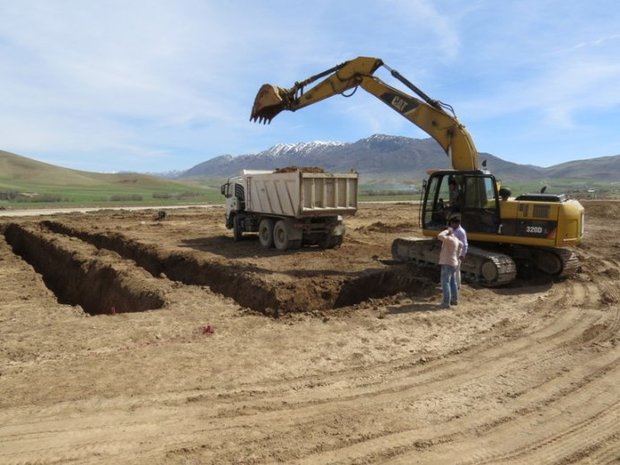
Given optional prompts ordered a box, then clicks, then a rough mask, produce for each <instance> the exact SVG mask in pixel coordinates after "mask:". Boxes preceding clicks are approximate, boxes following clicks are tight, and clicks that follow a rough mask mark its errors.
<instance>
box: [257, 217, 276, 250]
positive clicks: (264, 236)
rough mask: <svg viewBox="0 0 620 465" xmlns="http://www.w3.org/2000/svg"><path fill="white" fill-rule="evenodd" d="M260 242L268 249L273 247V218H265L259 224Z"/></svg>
mask: <svg viewBox="0 0 620 465" xmlns="http://www.w3.org/2000/svg"><path fill="white" fill-rule="evenodd" d="M258 242H260V245H262V246H263V247H264V248H266V249H270V248H271V247H273V220H270V219H269V218H263V219H262V220H260V223H259V224H258Z"/></svg>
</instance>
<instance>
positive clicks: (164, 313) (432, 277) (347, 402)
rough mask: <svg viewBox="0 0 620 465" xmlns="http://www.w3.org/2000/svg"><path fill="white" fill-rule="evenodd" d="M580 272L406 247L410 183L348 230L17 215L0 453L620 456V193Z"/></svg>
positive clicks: (177, 218)
mask: <svg viewBox="0 0 620 465" xmlns="http://www.w3.org/2000/svg"><path fill="white" fill-rule="evenodd" d="M585 207H586V220H587V234H586V239H585V241H584V243H583V244H582V245H580V246H579V248H578V249H577V253H578V255H579V257H580V259H581V262H582V264H581V268H580V270H579V272H578V273H577V275H575V276H574V277H572V278H570V279H567V280H563V281H557V282H554V281H551V280H548V279H543V278H541V277H537V278H535V279H524V278H520V279H518V280H517V281H516V282H515V283H514V284H512V285H510V286H508V287H503V288H496V289H487V288H479V287H477V286H475V285H474V284H464V286H463V289H462V294H461V301H460V304H459V306H458V307H453V308H452V309H450V310H443V309H440V308H438V303H439V300H440V290H439V289H438V287H437V285H438V281H439V279H438V273H437V272H436V271H435V270H432V269H417V268H414V267H407V266H403V265H394V264H391V263H390V258H391V257H390V245H391V242H392V240H393V239H394V238H396V237H402V236H420V231H419V228H418V227H417V215H418V212H417V209H416V207H415V206H414V205H411V204H406V203H402V204H398V203H397V204H367V205H362V206H361V207H360V209H359V211H358V213H357V215H356V216H354V217H351V218H348V219H347V227H348V235H347V237H346V239H345V242H344V244H343V245H342V246H341V247H340V248H338V249H333V250H321V249H317V248H305V249H301V250H297V251H288V252H278V251H276V250H264V249H262V248H261V247H260V246H259V244H258V240H257V238H256V237H255V236H251V235H248V236H247V237H244V240H242V241H241V242H239V243H234V242H233V240H232V234H231V232H230V231H227V230H226V229H225V227H224V221H223V215H224V211H223V208H221V207H212V208H190V209H186V210H180V209H179V210H174V211H172V210H170V211H168V212H167V215H166V217H165V218H164V219H161V220H158V219H157V211H140V212H132V211H101V212H94V213H85V214H79V213H74V214H63V215H49V216H47V217H11V218H0V228H1V230H2V234H0V278H1V279H0V393H1V396H0V463H1V464H71V463H75V464H140V465H147V464H148V465H153V464H155V465H157V464H166V465H168V464H173V465H174V464H272V463H286V464H309V465H310V464H311V465H324V464H379V463H380V464H407V465H408V464H446V465H448V464H449V465H456V464H462V465H465V464H556V465H568V464H620V405H619V404H620V388H619V386H620V347H619V344H618V342H619V329H620V289H619V286H618V281H619V278H620V241H619V240H618V228H620V222H619V220H618V218H620V203H615V202H603V201H591V202H585Z"/></svg>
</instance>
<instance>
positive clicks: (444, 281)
mask: <svg viewBox="0 0 620 465" xmlns="http://www.w3.org/2000/svg"><path fill="white" fill-rule="evenodd" d="M437 239H439V240H440V241H441V252H440V253H439V264H440V265H441V291H442V292H443V300H442V302H441V308H450V305H457V304H458V301H459V290H458V287H457V285H456V269H457V267H458V264H459V256H460V253H461V250H462V248H463V244H462V243H461V241H459V240H458V239H457V238H456V236H455V235H454V232H453V231H452V228H451V227H448V228H447V229H444V230H443V231H441V232H440V233H439V234H438V235H437Z"/></svg>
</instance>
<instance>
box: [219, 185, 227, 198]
mask: <svg viewBox="0 0 620 465" xmlns="http://www.w3.org/2000/svg"><path fill="white" fill-rule="evenodd" d="M227 187H228V183H226V184H222V187H221V188H220V192H221V193H222V195H223V196H224V197H226V191H227V190H228V189H227Z"/></svg>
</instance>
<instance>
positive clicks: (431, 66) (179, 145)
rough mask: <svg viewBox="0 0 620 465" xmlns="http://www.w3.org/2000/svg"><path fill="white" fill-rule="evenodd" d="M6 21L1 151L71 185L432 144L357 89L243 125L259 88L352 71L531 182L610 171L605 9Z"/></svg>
mask: <svg viewBox="0 0 620 465" xmlns="http://www.w3.org/2000/svg"><path fill="white" fill-rule="evenodd" d="M0 21H1V22H2V27H1V28H0V69H1V70H2V71H1V72H0V101H1V102H2V105H1V109H2V111H0V149H2V150H7V151H10V152H14V153H18V154H20V155H24V156H27V157H30V158H34V159H36V160H40V161H44V162H47V163H52V164H56V165H60V166H64V167H68V168H74V169H81V170H87V171H120V170H132V171H142V172H146V171H150V172H153V171H165V170H170V169H188V168H190V167H192V166H194V165H196V164H198V163H200V162H203V161H205V160H207V159H209V158H212V157H214V156H218V155H222V154H232V155H241V154H247V153H256V152H259V151H262V150H265V149H267V148H269V147H271V146H273V145H275V144H278V143H296V142H309V141H315V140H321V141H328V140H334V141H343V142H354V141H356V140H358V139H361V138H364V137H368V136H370V135H372V134H375V133H381V134H391V135H400V136H407V137H416V138H424V137H427V136H426V134H425V133H424V132H422V131H420V130H419V129H417V128H416V127H415V126H414V125H412V124H411V123H410V122H408V121H407V120H405V119H404V118H402V117H401V116H400V115H398V114H397V113H395V112H393V111H392V110H390V109H389V108H388V107H386V106H385V105H384V104H383V103H381V102H380V101H379V100H377V99H376V98H374V97H372V96H371V95H369V94H366V93H365V92H364V91H362V90H360V91H358V92H357V93H356V94H355V95H354V96H353V97H352V98H349V99H345V98H343V97H340V96H335V97H332V98H331V99H329V100H326V101H324V102H320V103H318V104H316V105H313V106H310V107H308V108H305V109H303V110H300V111H298V112H296V113H291V112H285V113H281V114H280V115H278V116H277V117H276V118H275V119H274V120H273V122H272V123H271V125H267V126H264V125H259V124H255V123H251V122H250V121H249V116H250V110H251V106H252V103H253V101H254V97H255V95H256V92H257V91H258V89H259V87H260V86H261V84H263V83H265V82H268V83H271V84H275V85H279V86H281V87H290V86H291V85H292V84H293V83H294V82H295V81H298V80H302V79H305V78H307V77H309V76H311V75H313V74H316V73H318V72H320V71H323V70H325V69H328V68H331V67H332V66H334V65H336V64H338V63H341V62H343V61H345V60H349V59H352V58H355V57H357V56H374V57H378V58H381V59H383V61H384V62H385V63H386V64H388V65H389V66H391V67H392V68H394V69H396V70H398V71H399V72H400V73H401V74H403V75H404V76H405V77H407V78H408V79H409V80H410V81H412V82H413V83H414V84H416V85H417V86H418V87H420V88H421V89H422V90H424V91H425V92H426V93H427V94H429V95H430V96H431V97H433V98H436V99H439V100H442V101H444V102H447V103H449V104H451V105H452V106H453V107H454V108H455V110H456V113H457V115H458V117H459V119H460V121H461V122H462V123H464V124H465V125H466V126H467V128H468V129H469V131H470V132H471V134H472V136H473V138H474V141H475V143H476V146H477V148H478V150H479V151H481V152H489V153H492V154H494V155H496V156H499V157H501V158H503V159H506V160H510V161H513V162H516V163H522V164H535V165H538V166H550V165H554V164H558V163H562V162H565V161H570V160H577V159H585V158H593V157H600V156H607V155H618V154H620V8H618V7H617V3H616V2H615V1H611V0H591V1H589V2H585V1H573V2H567V1H566V0H558V1H556V0H522V1H518V2H517V1H514V2H511V1H496V0H469V1H457V0H436V1H432V0H383V1H381V0H368V1H367V0H359V1H356V2H334V1H333V0H313V1H312V2H295V1H293V0H285V1H272V0H262V1H260V2H258V1H255V0H251V1H250V0H238V1H235V0H174V1H172V0H131V1H127V0H99V1H96V2H95V1H90V2H86V1H81V0H54V1H47V2H46V1H40V0H19V1H18V0H0ZM377 76H378V77H380V78H382V79H384V80H385V81H386V82H388V83H390V84H393V85H397V86H399V87H400V85H399V84H397V83H396V82H395V81H393V79H392V78H391V77H389V75H387V74H386V73H382V72H378V73H377Z"/></svg>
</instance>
